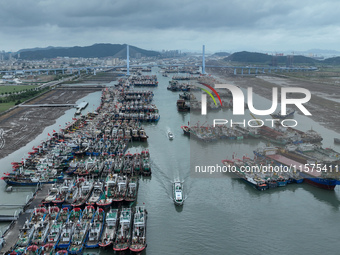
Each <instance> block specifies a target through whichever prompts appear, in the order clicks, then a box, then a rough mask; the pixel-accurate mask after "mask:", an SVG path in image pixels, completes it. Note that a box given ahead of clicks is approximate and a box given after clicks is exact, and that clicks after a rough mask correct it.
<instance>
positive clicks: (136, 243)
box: [129, 206, 147, 252]
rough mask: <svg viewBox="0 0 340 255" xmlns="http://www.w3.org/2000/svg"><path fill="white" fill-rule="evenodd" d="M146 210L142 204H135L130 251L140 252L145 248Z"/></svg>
mask: <svg viewBox="0 0 340 255" xmlns="http://www.w3.org/2000/svg"><path fill="white" fill-rule="evenodd" d="M146 220H147V212H146V210H145V207H144V206H136V212H135V214H134V220H133V228H132V241H131V245H130V247H129V248H130V251H133V252H141V251H143V250H144V249H145V248H146Z"/></svg>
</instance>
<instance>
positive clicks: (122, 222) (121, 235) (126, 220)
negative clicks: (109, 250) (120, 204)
mask: <svg viewBox="0 0 340 255" xmlns="http://www.w3.org/2000/svg"><path fill="white" fill-rule="evenodd" d="M130 242H131V208H123V209H122V211H121V213H120V217H119V226H118V230H117V236H116V240H115V243H114V244H113V250H114V251H125V250H127V249H129V247H130Z"/></svg>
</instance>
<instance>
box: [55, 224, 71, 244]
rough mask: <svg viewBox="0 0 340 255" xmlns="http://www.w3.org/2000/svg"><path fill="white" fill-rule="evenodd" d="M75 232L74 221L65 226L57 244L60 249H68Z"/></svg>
mask: <svg viewBox="0 0 340 255" xmlns="http://www.w3.org/2000/svg"><path fill="white" fill-rule="evenodd" d="M73 232H74V223H73V221H68V222H65V223H64V224H63V227H62V231H61V234H60V238H59V242H58V243H57V246H56V247H57V248H58V249H67V248H68V247H69V246H70V243H71V238H72V235H73Z"/></svg>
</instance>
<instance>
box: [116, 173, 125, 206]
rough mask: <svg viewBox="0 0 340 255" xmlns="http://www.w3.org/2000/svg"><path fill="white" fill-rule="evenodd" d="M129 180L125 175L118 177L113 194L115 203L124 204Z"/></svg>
mask: <svg viewBox="0 0 340 255" xmlns="http://www.w3.org/2000/svg"><path fill="white" fill-rule="evenodd" d="M127 185H128V178H127V177H126V176H125V175H124V176H121V175H119V176H118V179H117V186H116V189H115V191H114V194H113V198H112V201H113V202H122V201H123V200H124V199H125V197H126V192H127Z"/></svg>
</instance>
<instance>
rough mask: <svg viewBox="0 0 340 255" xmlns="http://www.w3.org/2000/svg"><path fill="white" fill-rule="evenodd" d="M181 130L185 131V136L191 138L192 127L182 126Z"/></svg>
mask: <svg viewBox="0 0 340 255" xmlns="http://www.w3.org/2000/svg"><path fill="white" fill-rule="evenodd" d="M181 129H182V130H183V133H184V134H185V135H188V136H190V127H188V126H181Z"/></svg>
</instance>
